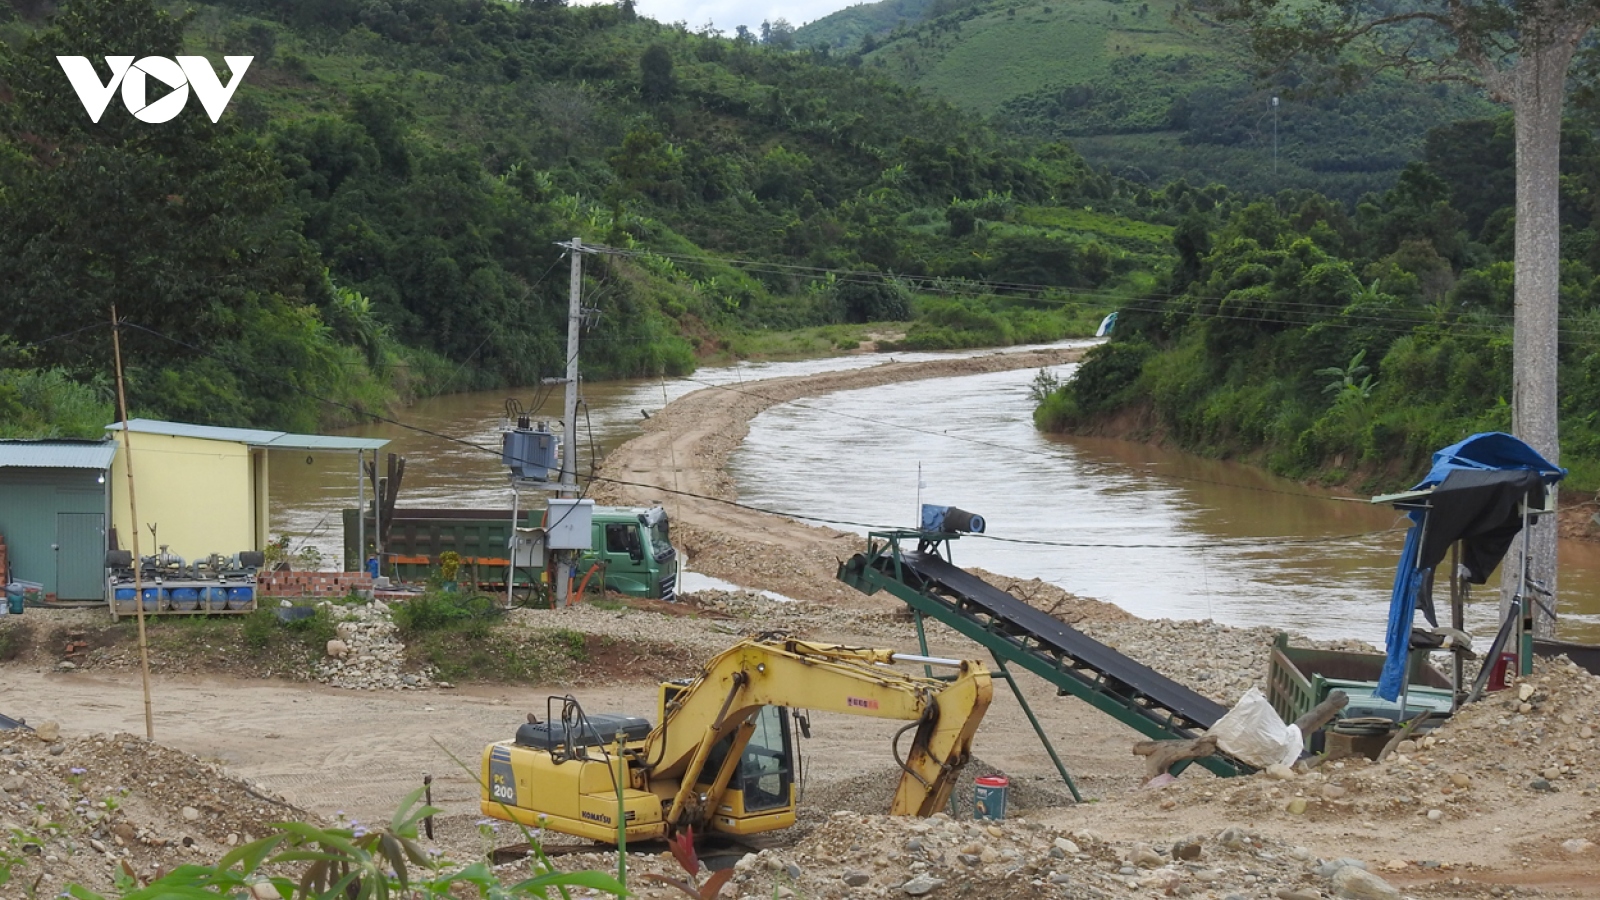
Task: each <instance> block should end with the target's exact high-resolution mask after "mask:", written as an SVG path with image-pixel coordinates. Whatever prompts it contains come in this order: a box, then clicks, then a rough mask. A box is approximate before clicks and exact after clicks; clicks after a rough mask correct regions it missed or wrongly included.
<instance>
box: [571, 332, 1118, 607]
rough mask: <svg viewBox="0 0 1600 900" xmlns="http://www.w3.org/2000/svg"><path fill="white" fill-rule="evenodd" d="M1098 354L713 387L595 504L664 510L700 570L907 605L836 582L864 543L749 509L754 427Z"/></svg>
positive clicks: (1040, 588)
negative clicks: (898, 390) (731, 464)
mask: <svg viewBox="0 0 1600 900" xmlns="http://www.w3.org/2000/svg"><path fill="white" fill-rule="evenodd" d="M1086 350H1087V348H1085V347H1081V346H1080V347H1058V348H1047V349H1039V350H1027V351H1016V352H999V353H992V354H987V355H984V356H973V357H964V358H960V359H936V360H926V361H919V362H895V361H893V360H892V359H891V360H890V361H888V362H885V363H884V364H883V365H879V366H873V367H871V368H866V369H857V370H851V371H842V372H827V373H823V374H819V375H806V376H797V377H793V378H775V379H770V380H764V381H761V382H757V383H752V384H750V385H749V386H720V387H707V388H703V389H701V390H699V391H695V392H694V393H691V394H688V395H687V396H684V397H681V398H679V399H677V400H675V401H673V402H672V403H669V404H667V405H666V406H665V407H664V408H662V409H661V410H660V411H659V412H656V413H654V414H652V415H651V417H650V419H649V420H647V421H646V422H644V424H643V429H644V434H643V435H642V436H640V437H637V438H634V439H633V440H631V441H629V442H627V443H626V444H623V445H622V446H621V447H619V448H617V449H616V450H614V451H612V453H611V454H610V455H609V456H607V457H606V458H605V460H604V462H603V463H602V464H601V466H600V469H599V473H598V477H597V478H596V482H595V485H594V487H593V488H592V489H591V491H590V495H591V496H593V497H594V498H595V499H596V501H597V502H601V503H610V504H617V505H647V504H652V503H660V504H661V505H662V506H664V507H665V508H666V510H667V512H668V514H669V515H670V516H671V518H672V523H673V525H672V527H673V533H674V535H675V539H676V541H677V542H678V543H679V544H680V545H681V547H682V548H683V549H684V551H685V552H686V553H687V555H688V562H689V565H690V567H691V568H692V569H693V570H694V571H696V572H699V573H702V574H705V575H710V576H712V577H714V578H720V579H723V580H725V581H730V582H733V583H735V584H740V585H747V586H759V587H760V588H761V589H762V590H770V591H774V592H776V593H778V594H782V595H783V596H785V597H791V598H794V599H797V600H807V601H813V602H818V603H827V604H830V605H833V606H836V607H841V608H847V609H884V608H889V607H893V606H898V604H897V603H893V602H891V601H889V600H886V599H883V598H871V597H865V596H863V595H862V594H860V593H859V592H857V591H855V590H853V589H851V588H849V587H846V586H845V585H843V584H841V583H839V582H838V581H837V580H836V579H835V577H834V575H835V572H836V570H837V569H838V565H839V562H840V561H841V560H845V559H848V558H850V556H852V555H854V554H855V553H858V552H860V550H861V539H860V538H859V537H858V536H856V535H853V534H847V533H845V532H842V531H837V530H835V529H832V528H828V527H826V526H823V525H807V524H802V523H799V522H797V521H795V520H794V519H792V518H789V517H787V516H780V515H774V514H770V513H765V512H761V511H759V510H754V509H749V508H746V507H742V506H739V505H737V500H738V491H737V489H736V487H735V486H734V483H733V479H732V478H731V477H729V475H728V472H727V465H728V459H729V457H730V456H731V455H732V454H733V452H734V451H735V450H737V449H738V447H739V444H740V442H742V441H743V440H744V437H745V435H746V434H747V433H749V430H750V422H751V420H752V419H754V418H755V417H756V416H758V415H760V414H761V412H762V411H764V410H766V409H768V408H770V407H772V406H775V405H777V404H780V403H788V402H791V401H794V400H799V399H801V398H804V397H816V396H820V395H823V394H829V393H833V392H835V391H848V390H857V389H860V388H869V387H876V386H879V385H885V384H894V383H898V382H905V381H921V380H926V379H931V378H946V377H952V376H958V375H978V374H983V373H986V372H1004V371H1013V370H1017V369H1040V368H1048V367H1050V366H1059V365H1065V364H1068V363H1073V362H1077V361H1078V360H1080V359H1082V358H1083V354H1084V353H1085V352H1086ZM871 466H872V461H871V460H859V459H852V458H850V457H849V456H848V455H847V454H842V455H841V456H840V457H839V459H838V468H837V469H836V470H834V471H827V472H818V473H817V477H818V478H823V479H837V480H838V481H839V482H840V484H841V485H842V484H844V483H846V482H848V481H849V480H850V479H859V478H870V477H871ZM1003 580H1004V579H1002V581H1003ZM1023 589H1024V590H1027V591H1030V592H1031V593H1033V594H1035V595H1038V596H1039V597H1040V598H1041V601H1043V602H1052V601H1056V600H1061V599H1063V598H1065V597H1067V596H1069V595H1068V594H1067V592H1066V591H1062V590H1061V589H1060V588H1057V587H1055V586H1053V585H1049V584H1046V583H1044V582H1038V581H1035V582H1030V583H1028V585H1026V586H1025V587H1024V588H1023ZM1091 605H1092V604H1091ZM1099 606H1102V607H1103V610H1101V611H1099V612H1097V613H1095V615H1097V616H1102V617H1104V618H1108V619H1118V618H1127V617H1128V616H1127V614H1126V613H1124V612H1122V611H1121V610H1119V609H1117V608H1116V607H1114V606H1112V605H1110V604H1099Z"/></svg>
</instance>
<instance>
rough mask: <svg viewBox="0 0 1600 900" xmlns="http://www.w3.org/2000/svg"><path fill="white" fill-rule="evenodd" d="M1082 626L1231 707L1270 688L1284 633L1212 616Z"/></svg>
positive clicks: (1331, 644) (1361, 648)
mask: <svg viewBox="0 0 1600 900" xmlns="http://www.w3.org/2000/svg"><path fill="white" fill-rule="evenodd" d="M1078 627H1079V629H1080V630H1081V631H1083V632H1084V633H1085V634H1088V635H1089V636H1090V637H1092V638H1094V639H1096V640H1098V641H1100V642H1101V643H1103V644H1105V645H1106V646H1108V647H1111V648H1112V649H1114V650H1117V651H1119V652H1120V653H1122V654H1123V655H1125V656H1129V657H1132V658H1133V659H1136V660H1138V661H1139V662H1142V663H1144V664H1145V665H1147V666H1149V667H1150V668H1152V669H1155V670H1156V671H1157V672H1160V673H1161V674H1163V675H1165V676H1167V677H1168V678H1171V679H1173V680H1174V681H1177V682H1179V683H1180V684H1184V685H1187V686H1188V687H1190V688H1193V689H1194V690H1195V691H1196V692H1198V693H1200V694H1204V695H1205V696H1207V697H1210V698H1211V699H1213V700H1216V701H1217V702H1219V703H1222V704H1224V705H1226V706H1232V705H1233V704H1234V703H1236V702H1238V700H1239V698H1240V697H1241V696H1242V695H1243V694H1244V692H1245V691H1247V690H1249V689H1250V688H1251V687H1257V688H1260V689H1262V690H1263V691H1265V690H1266V687H1267V661H1268V659H1269V658H1270V656H1271V653H1272V643H1273V641H1274V640H1276V639H1277V636H1278V635H1279V634H1280V633H1281V629H1277V628H1268V627H1265V626H1258V627H1254V628H1236V627H1233V626H1230V625H1219V624H1217V623H1216V622H1213V621H1211V620H1209V619H1207V620H1204V621H1200V622H1182V621H1174V620H1171V619H1133V618H1130V619H1127V620H1124V621H1120V622H1097V621H1090V622H1085V623H1082V624H1080V625H1079V626H1078ZM1289 640H1290V643H1291V644H1292V645H1293V646H1295V647H1316V648H1318V649H1322V650H1343V651H1353V652H1363V653H1374V652H1378V651H1375V650H1374V649H1373V648H1372V647H1371V646H1369V645H1368V644H1366V643H1364V642H1362V641H1355V640H1333V641H1314V640H1311V639H1310V638H1306V637H1302V636H1300V635H1293V634H1292V635H1290V639H1289Z"/></svg>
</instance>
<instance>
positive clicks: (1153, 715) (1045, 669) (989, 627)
mask: <svg viewBox="0 0 1600 900" xmlns="http://www.w3.org/2000/svg"><path fill="white" fill-rule="evenodd" d="M881 536H882V535H877V534H874V535H873V537H874V538H877V537H881ZM888 537H890V540H889V542H888V543H887V544H883V545H878V544H876V543H874V544H872V545H871V547H870V550H869V553H867V554H864V555H858V556H856V557H854V558H853V559H851V560H850V561H848V562H846V563H845V564H844V565H843V566H841V567H840V570H839V578H840V580H842V581H844V582H846V583H848V584H851V585H852V586H854V587H856V588H857V589H858V590H861V591H863V592H865V593H875V592H876V591H877V590H878V589H880V588H882V589H886V590H888V591H889V592H890V593H892V594H894V595H895V596H897V597H899V598H900V599H901V600H903V601H905V602H906V604H907V605H909V606H911V607H912V608H913V609H915V610H917V611H918V612H920V613H922V614H924V615H927V616H931V617H932V618H934V619H936V620H938V621H940V622H943V623H944V624H946V625H948V626H950V627H951V628H954V629H955V630H956V631H958V632H960V633H962V634H964V635H966V636H967V637H969V638H971V639H973V640H975V641H977V642H978V643H980V644H983V645H984V646H985V647H986V648H988V649H989V651H990V652H992V653H994V654H995V657H996V659H999V660H1005V661H1011V662H1015V663H1017V664H1019V665H1021V666H1023V667H1024V668H1026V669H1028V670H1029V671H1031V672H1033V673H1034V674H1035V675H1038V676H1040V677H1041V678H1044V679H1045V680H1046V681H1049V682H1050V683H1051V684H1054V685H1055V686H1056V687H1057V689H1058V690H1060V691H1061V692H1062V693H1069V694H1072V695H1073V696H1076V697H1078V698H1080V699H1082V700H1085V701H1086V702H1088V703H1090V704H1091V705H1093V706H1095V707H1096V708H1098V709H1100V710H1101V711H1103V712H1105V713H1108V714H1109V715H1112V716H1114V717H1115V718H1117V719H1119V720H1120V721H1122V722H1124V723H1125V724H1127V725H1129V726H1131V727H1133V728H1135V729H1136V730H1138V731H1139V732H1141V733H1143V734H1145V735H1146V736H1148V737H1151V738H1154V739H1157V740H1161V739H1169V738H1193V737H1198V736H1199V735H1200V734H1201V733H1203V732H1204V731H1205V730H1206V729H1208V728H1210V727H1211V726H1212V725H1214V724H1215V723H1216V722H1217V720H1218V719H1220V718H1222V716H1223V714H1225V713H1226V712H1227V709H1226V708H1224V707H1223V706H1222V705H1221V704H1219V703H1216V702H1215V701H1212V700H1209V699H1207V698H1206V697H1203V696H1201V695H1200V694H1198V693H1196V692H1195V691H1193V690H1192V689H1190V688H1188V687H1186V686H1184V685H1182V684H1179V683H1178V682H1176V681H1173V680H1172V679H1170V678H1168V677H1166V676H1165V675H1162V674H1161V673H1159V672H1157V671H1155V670H1154V669H1151V668H1150V667H1149V666H1146V665H1143V664H1142V663H1139V662H1137V661H1135V660H1133V659H1130V658H1128V657H1127V656H1124V655H1123V654H1121V653H1119V652H1117V651H1116V650H1113V649H1112V648H1110V647H1108V646H1106V645H1105V644H1102V643H1100V642H1099V641H1097V640H1095V639H1094V638H1092V637H1089V636H1088V635H1086V634H1084V633H1083V632H1081V631H1078V630H1077V629H1075V628H1073V627H1071V626H1070V625H1068V624H1066V623H1065V622H1063V621H1061V620H1060V619H1057V618H1056V617H1055V616H1052V615H1050V614H1049V613H1046V612H1044V611H1042V610H1039V609H1036V608H1034V607H1032V606H1030V605H1028V604H1027V603H1025V602H1023V601H1021V600H1019V599H1017V598H1016V597H1013V596H1011V595H1010V594H1008V593H1006V592H1005V591H1002V590H1000V589H999V588H997V587H995V586H994V585H991V584H989V583H988V582H986V581H984V580H983V579H981V578H978V577H977V576H975V575H973V574H971V573H969V572H967V571H965V570H963V569H960V568H958V567H956V566H955V565H952V564H951V563H950V562H948V561H947V560H945V559H943V558H942V557H940V556H938V555H936V554H934V553H929V552H923V551H920V550H919V551H909V550H905V551H902V550H900V548H899V544H898V541H897V540H896V538H897V537H899V535H897V534H895V535H889V536H888ZM1199 762H1200V764H1201V765H1203V766H1205V767H1206V768H1208V769H1210V770H1211V771H1213V772H1216V773H1217V774H1219V775H1238V774H1243V773H1247V772H1250V771H1253V769H1252V768H1251V767H1249V766H1247V765H1245V764H1244V763H1241V762H1239V761H1238V760H1235V759H1232V758H1231V757H1226V756H1213V757H1208V758H1206V759H1203V760H1200V761H1199Z"/></svg>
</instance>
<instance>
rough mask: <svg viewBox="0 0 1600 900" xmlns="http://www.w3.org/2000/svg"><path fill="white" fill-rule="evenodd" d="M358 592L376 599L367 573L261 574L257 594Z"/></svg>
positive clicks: (333, 595)
mask: <svg viewBox="0 0 1600 900" xmlns="http://www.w3.org/2000/svg"><path fill="white" fill-rule="evenodd" d="M351 592H355V593H357V594H359V595H361V596H363V597H371V596H372V576H371V575H368V574H367V573H365V572H261V573H260V574H258V575H256V594H257V595H258V596H262V597H343V596H345V595H347V594H350V593H351Z"/></svg>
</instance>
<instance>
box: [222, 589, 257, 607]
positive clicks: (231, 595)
mask: <svg viewBox="0 0 1600 900" xmlns="http://www.w3.org/2000/svg"><path fill="white" fill-rule="evenodd" d="M255 599H256V589H255V588H253V587H248V586H244V585H240V586H238V587H231V588H228V608H229V609H249V608H250V604H251V603H253V602H255Z"/></svg>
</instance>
